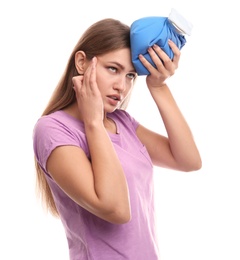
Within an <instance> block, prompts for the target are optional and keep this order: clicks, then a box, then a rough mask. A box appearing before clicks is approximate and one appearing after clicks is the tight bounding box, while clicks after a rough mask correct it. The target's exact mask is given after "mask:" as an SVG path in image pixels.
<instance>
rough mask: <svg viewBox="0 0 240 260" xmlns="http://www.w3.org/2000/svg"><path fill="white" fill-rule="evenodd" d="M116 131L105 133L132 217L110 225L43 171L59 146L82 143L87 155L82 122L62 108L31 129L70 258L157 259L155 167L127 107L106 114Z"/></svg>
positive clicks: (100, 259) (95, 259)
mask: <svg viewBox="0 0 240 260" xmlns="http://www.w3.org/2000/svg"><path fill="white" fill-rule="evenodd" d="M108 117H109V118H111V119H112V120H114V121H115V123H116V126H117V134H112V133H109V136H110V138H111V140H112V143H113V145H114V148H115V150H116V152H117V155H118V157H119V160H120V162H121V164H122V167H123V170H124V173H125V175H126V179H127V183H128V188H129V195H130V201H131V213H132V218H131V220H130V221H129V222H128V223H126V224H112V223H109V222H107V221H105V220H103V219H101V218H99V217H96V216H95V215H93V214H92V213H90V212H88V211H87V210H85V209H83V208H82V207H81V206H79V205H78V204H76V203H75V202H74V201H73V200H72V199H70V198H69V197H68V196H67V195H66V194H65V193H64V191H63V190H62V189H61V188H60V187H59V186H58V185H57V183H56V182H55V181H54V180H53V179H52V178H51V177H50V175H49V174H48V173H47V171H46V161H47V159H48V157H49V155H50V153H51V152H52V151H53V150H54V149H55V148H56V147H58V146H62V145H75V146H79V147H81V148H82V149H83V150H84V151H85V153H86V155H87V156H88V158H90V154H89V149H88V144H87V140H86V136H85V130H84V125H83V123H82V122H81V121H79V120H77V119H76V118H74V117H72V116H70V115H69V114H67V113H65V112H64V111H57V112H54V113H52V114H50V115H47V116H43V117H41V118H40V119H39V120H38V121H37V123H36V125H35V128H34V133H33V145H34V153H35V155H36V158H37V160H38V162H39V164H40V166H41V167H42V169H43V171H44V172H45V174H46V178H47V181H48V183H49V186H50V188H51V190H52V193H53V197H54V200H55V203H56V206H57V209H58V212H59V214H60V218H61V221H62V223H63V226H64V228H65V232H66V237H67V240H68V246H69V254H70V259H71V260H123V259H129V260H157V259H159V254H158V245H157V238H156V227H155V216H154V214H155V213H154V190H153V188H154V185H153V165H152V162H151V159H150V157H149V154H148V152H147V150H146V147H145V146H143V144H142V143H141V142H140V140H139V139H138V137H137V135H136V128H137V126H138V122H137V121H136V120H134V118H133V117H131V116H130V115H129V114H128V113H127V112H126V111H124V110H116V111H115V112H113V113H110V114H108Z"/></svg>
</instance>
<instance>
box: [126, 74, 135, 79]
mask: <svg viewBox="0 0 240 260" xmlns="http://www.w3.org/2000/svg"><path fill="white" fill-rule="evenodd" d="M127 77H128V78H130V79H135V78H136V74H135V73H129V74H127Z"/></svg>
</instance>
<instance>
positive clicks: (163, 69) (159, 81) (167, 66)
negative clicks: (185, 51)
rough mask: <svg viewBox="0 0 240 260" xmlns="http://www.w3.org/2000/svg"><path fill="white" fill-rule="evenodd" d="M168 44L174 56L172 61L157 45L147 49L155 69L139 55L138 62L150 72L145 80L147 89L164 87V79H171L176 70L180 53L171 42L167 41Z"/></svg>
mask: <svg viewBox="0 0 240 260" xmlns="http://www.w3.org/2000/svg"><path fill="white" fill-rule="evenodd" d="M168 44H169V46H170V47H171V49H172V51H173V54H174V57H173V60H171V59H170V58H169V56H168V55H167V54H166V53H165V52H164V51H163V50H162V49H161V48H160V47H159V46H158V45H156V44H155V45H153V46H152V47H149V49H148V53H149V55H150V56H151V58H152V60H153V62H154V63H155V65H156V68H155V67H153V66H152V64H151V63H149V62H148V61H147V60H146V59H145V58H144V56H143V55H139V59H140V61H141V62H142V64H143V65H144V66H145V67H146V69H147V70H148V71H149V72H150V74H149V75H148V76H147V79H146V81H147V85H148V87H149V88H156V87H161V86H163V85H165V81H166V79H168V78H169V77H171V76H172V75H173V74H174V73H175V70H176V69H177V68H178V63H179V59H180V54H181V52H180V50H179V48H178V47H177V46H176V44H175V43H174V42H173V41H171V40H168Z"/></svg>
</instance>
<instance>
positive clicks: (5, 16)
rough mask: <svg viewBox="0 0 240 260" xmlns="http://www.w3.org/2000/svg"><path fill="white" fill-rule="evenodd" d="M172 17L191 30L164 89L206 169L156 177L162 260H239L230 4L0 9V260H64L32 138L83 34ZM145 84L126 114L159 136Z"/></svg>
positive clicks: (235, 21)
mask: <svg viewBox="0 0 240 260" xmlns="http://www.w3.org/2000/svg"><path fill="white" fill-rule="evenodd" d="M172 7H173V8H175V9H177V10H178V11H179V12H180V13H181V14H182V15H183V16H185V17H186V18H187V19H188V20H190V21H191V22H192V23H193V26H194V27H193V32H192V35H191V36H187V43H186V45H185V46H184V47H183V49H182V57H181V61H180V66H179V69H178V70H177V72H176V74H175V75H174V77H173V78H172V79H170V81H169V86H170V88H171V90H172V92H173V94H174V96H175V98H176V100H177V102H178V104H179V106H180V108H181V109H182V112H183V114H184V115H185V117H186V119H187V121H188V123H189V124H190V126H191V128H192V131H193V134H194V137H195V140H196V142H197V144H198V147H199V150H200V152H201V155H202V160H203V167H202V169H201V170H200V171H197V172H192V173H182V172H174V171H170V170H165V169H159V168H156V169H155V173H156V175H155V177H156V180H155V183H156V204H157V215H158V218H157V220H158V227H157V228H158V233H159V240H160V251H161V260H240V188H239V187H240V177H239V174H240V166H239V161H240V154H239V145H240V138H239V132H240V127H239V125H240V124H239V118H240V117H239V112H240V105H239V104H240V102H239V99H240V98H239V97H240V95H239V87H240V82H239V74H240V72H239V60H240V55H239V52H240V51H239V24H240V19H239V18H238V16H239V13H238V11H237V10H238V8H237V1H233V0H228V1H226V0H225V1H214V0H212V1H209V0H208V1H207V0H202V1H188V0H183V1H179V0H175V1H174V0H172V1H171V0H167V1H159V0H158V1H156V0H151V1H146V0H145V1H143V0H138V1H134V0H132V1H127V2H124V1H104V0H102V1H98V0H92V1H80V0H78V1H77V0H76V1H73V0H66V1H60V0H59V1H51V0H48V1H46V0H42V1H30V0H29V1H27V0H23V1H17V0H15V1H11V0H9V1H5V2H3V1H1V3H0V29H1V30H0V33H1V40H0V83H1V85H0V89H1V91H0V101H1V102H0V113H1V127H0V131H1V135H0V138H1V140H0V151H1V173H0V174H1V179H0V187H1V188H0V207H1V208H0V209H1V213H0V239H1V241H0V248H1V249H0V259H4V260H9V259H11V260H12V259H14V260H15V259H31V260H43V259H44V260H55V259H57V260H67V259H68V248H67V243H66V238H65V234H64V231H63V228H62V225H61V223H60V221H59V220H57V219H55V218H53V217H51V216H50V215H47V214H46V213H44V211H43V210H42V208H41V205H40V203H39V202H38V201H37V199H36V197H35V172H34V165H33V151H32V129H33V126H34V123H35V121H36V120H37V118H38V117H39V115H40V114H41V112H42V110H43V109H44V107H45V105H46V103H47V101H48V99H49V97H50V95H51V93H52V91H53V89H54V88H55V85H56V83H57V81H58V80H59V78H60V76H61V74H62V72H63V70H64V68H65V65H66V63H67V59H68V56H69V55H70V53H71V51H72V49H73V47H74V46H75V44H76V42H77V40H78V38H79V37H80V35H81V34H82V32H83V31H84V30H85V29H86V28H87V27H88V26H89V25H91V24H92V23H93V22H95V21H97V20H99V19H102V18H106V17H112V18H117V19H120V20H121V21H123V22H125V23H127V24H129V25H130V24H131V23H132V22H133V21H134V20H135V19H138V18H140V17H144V16H153V15H157V16H168V14H169V12H170V10H171V8H172ZM144 80H145V78H144V77H140V78H139V82H137V85H136V86H135V88H134V91H133V95H132V100H131V102H130V105H129V108H128V110H129V112H131V114H132V115H133V116H134V117H135V118H136V119H137V120H139V121H140V122H141V123H142V124H144V125H146V126H148V127H149V128H151V129H154V130H159V131H161V132H163V133H164V129H163V126H162V124H161V121H159V120H158V113H157V111H156V108H155V105H154V103H153V102H152V100H151V98H150V96H149V94H148V92H147V89H146V87H145V84H144ZM103 260H104V259H103ZM133 260H137V259H133ZM149 260H151V259H149Z"/></svg>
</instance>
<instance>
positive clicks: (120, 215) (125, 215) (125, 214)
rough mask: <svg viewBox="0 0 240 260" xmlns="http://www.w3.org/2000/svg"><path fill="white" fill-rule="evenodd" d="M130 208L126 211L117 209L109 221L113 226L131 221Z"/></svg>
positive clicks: (111, 214) (110, 215) (109, 217)
mask: <svg viewBox="0 0 240 260" xmlns="http://www.w3.org/2000/svg"><path fill="white" fill-rule="evenodd" d="M131 217H132V216H131V210H130V207H129V208H126V209H120V208H116V209H115V210H114V211H113V212H111V213H110V214H109V216H108V221H109V222H111V223H113V224H126V223H128V222H129V221H130V220H131Z"/></svg>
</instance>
